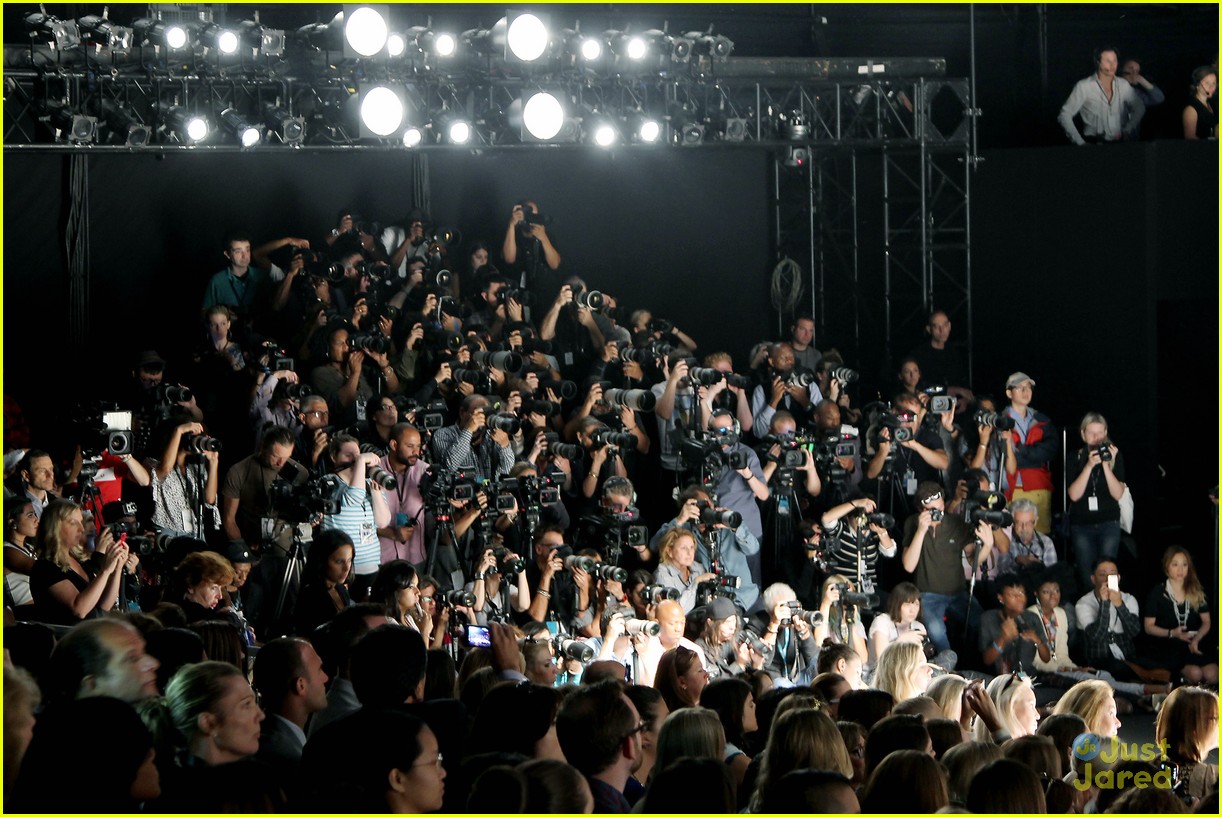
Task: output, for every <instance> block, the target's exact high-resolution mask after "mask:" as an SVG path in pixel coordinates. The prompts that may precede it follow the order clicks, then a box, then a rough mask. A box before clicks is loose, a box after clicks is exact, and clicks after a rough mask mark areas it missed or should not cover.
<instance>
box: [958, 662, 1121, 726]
mask: <svg viewBox="0 0 1222 817" xmlns="http://www.w3.org/2000/svg"><path fill="white" fill-rule="evenodd" d="M1104 686H1107V685H1106V684H1104ZM985 689H986V691H987V692H988V693H989V697H990V698H992V699H993V706H994V707H995V708H996V709H997V721H998V724H999V726H1000V728H1002V729H1004V730H1006V731H1007V732H1009V733H1010V737H1011V738H1021V737H1025V736H1027V735H1034V734H1035V730H1036V725H1037V724H1038V723H1039V720H1040V713H1039V710H1038V709H1036V708H1035V689H1034V687H1033V686H1032V685H1031V680H1030V679H1029V678H1027V676H1026V675H1024V674H1022V673H1021V672H1011V673H1010V674H1008V675H998V676H997V677H996V678H994V679H993V680H992V681H989V685H988V686H987V687H986V688H985ZM1108 694H1109V695H1110V694H1111V687H1108ZM972 728H973V730H974V732H973V737H974V739H975V740H981V741H989V740H992V739H993V738H992V733H991V731H990V729H989V727H988V726H986V725H985V723H984V719H983V718H977V720H976V725H975V726H974V727H972Z"/></svg>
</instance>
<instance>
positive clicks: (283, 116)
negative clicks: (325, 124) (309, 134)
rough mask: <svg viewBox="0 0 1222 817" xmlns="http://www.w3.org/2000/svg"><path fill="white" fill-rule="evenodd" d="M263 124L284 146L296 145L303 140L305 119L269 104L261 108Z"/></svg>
mask: <svg viewBox="0 0 1222 817" xmlns="http://www.w3.org/2000/svg"><path fill="white" fill-rule="evenodd" d="M263 123H264V124H265V125H266V126H267V129H268V130H269V131H271V132H272V133H274V134H275V135H276V136H277V138H279V139H280V141H281V142H283V143H284V144H286V145H298V144H301V141H302V140H303V139H305V118H304V117H301V116H293V115H291V114H290V113H289V112H288V111H286V110H285V109H284V108H281V107H280V106H278V105H275V104H273V103H271V102H268V103H266V104H264V106H263Z"/></svg>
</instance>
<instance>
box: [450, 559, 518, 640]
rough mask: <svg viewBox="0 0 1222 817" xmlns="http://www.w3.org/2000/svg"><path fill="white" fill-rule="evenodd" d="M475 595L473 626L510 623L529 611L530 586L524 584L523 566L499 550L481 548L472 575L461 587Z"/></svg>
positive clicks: (472, 608)
mask: <svg viewBox="0 0 1222 817" xmlns="http://www.w3.org/2000/svg"><path fill="white" fill-rule="evenodd" d="M463 589H464V590H466V591H467V592H468V593H471V594H472V595H474V596H475V604H474V605H472V607H471V610H472V612H474V613H475V620H474V621H473V622H472V623H473V624H478V625H480V626H481V627H486V626H488V622H489V621H500V622H503V623H506V624H509V623H511V622H512V621H513V620H514V619H515V618H517V616H515V615H512V614H511V613H510V610H511V609H512V610H513V613H515V614H516V613H525V612H526V611H527V610H529V609H530V601H531V599H530V585H529V584H527V581H526V565H525V563H524V562H523V560H522V559H521V558H520V557H519V556H518V555H517V554H516V553H514V552H513V551H511V550H509V549H507V548H503V547H498V548H491V547H489V548H484V552H483V555H482V556H481V557H480V560H479V563H478V564H477V565H476V566H475V574H474V575H473V576H472V578H471V581H469V582H467V584H466V586H465V587H463Z"/></svg>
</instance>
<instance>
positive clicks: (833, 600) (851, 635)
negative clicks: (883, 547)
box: [812, 573, 877, 664]
mask: <svg viewBox="0 0 1222 817" xmlns="http://www.w3.org/2000/svg"><path fill="white" fill-rule="evenodd" d="M856 590H857V588H856V587H855V586H854V584H853V582H852V581H850V580H849V578H848V577H847V576H840V575H837V574H835V573H833V574H832V575H830V576H828V577H827V578H826V579H824V580H823V591H822V593H821V594H820V599H819V613H820V615H821V617H822V620H821V621H819V622H818V623H817V624H815V625H814V627H813V628H812V635H813V636H814V641H815V643H816V644H819V645H822V644H824V643H825V639H831V642H832V643H833V644H844V645H846V646H849V647H852V648H853V652H855V653H857V657H858V658H860V659H861V663H862V664H867V663H869V661H870V650H869V648H868V647H867V646H866V627H865V625H864V624H862V622H861V616H860V613H859V607H860V606H865V604H866V601H867V600H868V599H869V598H870V596H869V595H867V594H864V593H858V592H856ZM874 600H875V601H877V597H875V598H874Z"/></svg>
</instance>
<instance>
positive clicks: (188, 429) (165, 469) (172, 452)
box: [156, 423, 204, 481]
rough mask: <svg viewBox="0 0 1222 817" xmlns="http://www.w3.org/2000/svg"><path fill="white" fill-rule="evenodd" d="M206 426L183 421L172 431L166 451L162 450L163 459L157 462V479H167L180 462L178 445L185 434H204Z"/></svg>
mask: <svg viewBox="0 0 1222 817" xmlns="http://www.w3.org/2000/svg"><path fill="white" fill-rule="evenodd" d="M203 433H204V427H203V426H202V425H200V424H199V423H183V424H182V425H180V426H178V427H177V428H175V429H174V430H173V431H171V432H170V438H169V439H168V440H167V441H166V444H165V451H163V452H161V460H160V461H159V462H158V463H157V468H156V471H157V479H158V480H161V481H165V479H166V478H167V477H168V476H169V475H170V472H171V471H173V470H174V466H175V465H177V464H178V446H179V443H180V442H181V441H182V435H184V434H203Z"/></svg>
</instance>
